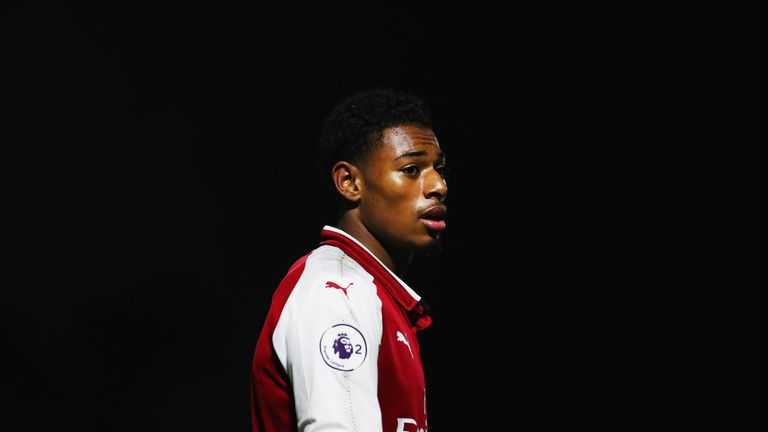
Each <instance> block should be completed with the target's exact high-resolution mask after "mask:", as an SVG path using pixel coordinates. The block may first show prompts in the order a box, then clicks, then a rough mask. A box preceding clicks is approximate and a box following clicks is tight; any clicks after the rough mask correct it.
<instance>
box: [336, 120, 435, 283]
mask: <svg viewBox="0 0 768 432" xmlns="http://www.w3.org/2000/svg"><path fill="white" fill-rule="evenodd" d="M444 174H445V158H444V155H443V152H442V150H441V149H440V144H439V143H438V141H437V137H436V136H435V134H434V133H433V132H432V130H430V129H428V128H424V127H421V126H414V125H406V126H396V127H392V128H388V129H385V130H384V133H383V138H382V142H381V143H380V144H379V145H378V146H377V147H376V148H374V149H373V151H372V152H371V153H370V154H369V155H368V156H367V157H366V158H365V159H364V160H362V161H360V162H358V163H352V162H348V161H342V162H338V163H336V165H334V167H333V171H332V176H333V181H334V185H335V186H336V190H337V191H338V192H339V193H340V194H341V196H342V197H343V198H344V199H345V202H346V204H347V205H346V206H345V208H344V210H343V211H342V213H341V216H340V218H339V221H338V227H339V228H341V229H342V230H344V231H345V232H347V233H349V234H350V235H352V236H353V237H354V238H356V239H357V240H358V241H360V242H361V243H362V244H363V245H365V246H366V247H367V248H368V249H369V250H370V251H371V252H372V253H373V254H374V255H375V256H376V257H377V258H379V260H381V262H382V263H384V265H385V266H387V267H388V268H390V269H391V270H392V271H393V272H395V273H396V274H399V275H402V274H403V273H404V272H405V270H406V269H407V267H408V264H410V262H411V259H412V257H413V253H414V252H415V251H418V250H425V249H430V248H432V247H434V246H435V245H436V244H438V242H439V237H440V231H436V230H431V229H429V228H428V227H427V225H426V224H425V223H424V222H423V221H422V220H421V216H422V214H423V212H424V211H426V210H427V209H430V208H433V207H435V206H444V204H443V203H444V201H445V198H446V196H447V194H448V186H447V184H446V181H445V175H444Z"/></svg>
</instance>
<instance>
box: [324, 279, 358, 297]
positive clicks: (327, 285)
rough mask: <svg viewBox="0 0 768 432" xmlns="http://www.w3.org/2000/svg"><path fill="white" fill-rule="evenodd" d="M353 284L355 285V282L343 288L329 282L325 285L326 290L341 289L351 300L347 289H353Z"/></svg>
mask: <svg viewBox="0 0 768 432" xmlns="http://www.w3.org/2000/svg"><path fill="white" fill-rule="evenodd" d="M352 284H353V282H350V283H349V285H347V286H345V287H343V286H341V285H339V284H337V283H336V282H331V281H328V282H326V283H325V287H326V288H333V289H340V290H342V291H344V295H345V296H347V298H349V294H347V288H349V287H351V286H352Z"/></svg>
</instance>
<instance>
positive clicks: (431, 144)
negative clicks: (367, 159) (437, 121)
mask: <svg viewBox="0 0 768 432" xmlns="http://www.w3.org/2000/svg"><path fill="white" fill-rule="evenodd" d="M429 148H433V149H434V150H436V151H439V150H440V143H438V142H437V137H436V136H435V133H434V132H432V130H431V129H428V128H425V127H423V126H413V125H408V126H395V127H391V128H387V129H384V134H383V136H382V145H380V146H378V149H376V151H375V153H378V155H379V156H381V157H395V158H396V157H397V156H400V155H401V154H404V153H408V152H409V151H414V150H427V151H429Z"/></svg>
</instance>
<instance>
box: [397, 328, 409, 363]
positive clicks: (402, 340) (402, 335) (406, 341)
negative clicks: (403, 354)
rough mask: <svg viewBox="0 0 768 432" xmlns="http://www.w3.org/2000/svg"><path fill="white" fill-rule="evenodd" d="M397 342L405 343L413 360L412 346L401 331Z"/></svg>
mask: <svg viewBox="0 0 768 432" xmlns="http://www.w3.org/2000/svg"><path fill="white" fill-rule="evenodd" d="M397 341H398V342H402V343H404V344H405V346H407V347H408V352H410V353H411V358H413V351H411V344H409V343H408V339H406V338H405V335H404V334H403V333H402V332H401V331H400V330H398V331H397Z"/></svg>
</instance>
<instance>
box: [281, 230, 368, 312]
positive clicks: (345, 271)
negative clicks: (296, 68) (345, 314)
mask: <svg viewBox="0 0 768 432" xmlns="http://www.w3.org/2000/svg"><path fill="white" fill-rule="evenodd" d="M300 267H301V268H300V271H298V272H297V274H296V276H295V285H294V287H293V290H292V292H291V294H290V298H289V300H288V305H289V306H290V307H292V308H299V309H310V310H313V311H316V310H317V309H318V308H329V307H330V308H332V309H335V308H337V307H338V308H350V307H351V308H360V307H363V308H366V307H371V306H373V307H377V306H378V305H379V304H380V303H379V299H378V294H377V292H376V285H375V284H374V283H373V276H371V275H370V274H369V273H368V272H367V271H366V270H365V269H364V268H363V267H362V266H361V265H360V264H359V263H357V262H356V261H355V260H353V259H352V258H351V257H350V256H348V255H346V254H345V253H344V252H343V251H342V250H341V249H339V248H337V247H334V246H327V245H326V246H321V247H319V248H317V249H315V250H314V251H312V252H311V253H310V254H308V255H307V256H306V257H305V258H304V261H303V263H302V265H301V266H300ZM296 270H298V269H296ZM296 270H294V269H292V270H291V271H296ZM291 271H289V273H290V272H291ZM378 307H380V306H378Z"/></svg>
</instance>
